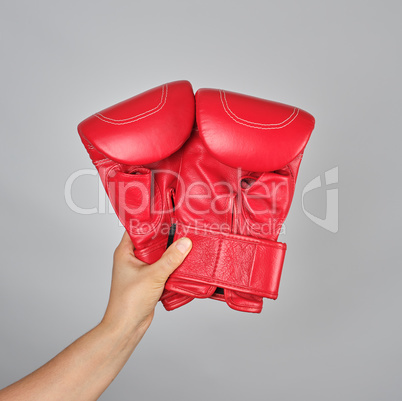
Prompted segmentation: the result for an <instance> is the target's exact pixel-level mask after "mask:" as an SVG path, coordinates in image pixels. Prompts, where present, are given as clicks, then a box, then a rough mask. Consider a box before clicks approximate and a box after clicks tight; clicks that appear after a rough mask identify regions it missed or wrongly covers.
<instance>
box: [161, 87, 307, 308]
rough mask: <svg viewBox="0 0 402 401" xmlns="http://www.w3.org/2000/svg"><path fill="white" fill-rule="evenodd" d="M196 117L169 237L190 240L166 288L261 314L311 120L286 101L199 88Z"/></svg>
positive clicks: (275, 272)
mask: <svg viewBox="0 0 402 401" xmlns="http://www.w3.org/2000/svg"><path fill="white" fill-rule="evenodd" d="M196 122H197V125H198V129H194V131H193V133H192V136H191V138H190V139H189V141H187V143H186V144H185V145H184V147H183V163H182V165H183V167H182V168H181V171H180V180H179V181H178V182H177V183H178V187H177V191H176V218H177V225H176V234H175V239H176V238H179V237H182V236H187V237H189V238H190V239H191V240H192V242H193V248H192V251H191V252H190V254H189V255H188V256H187V258H186V259H185V261H184V262H183V264H182V265H181V266H180V267H179V268H178V269H176V270H175V272H174V273H173V274H172V275H171V276H170V278H169V280H168V281H167V283H166V288H167V289H168V290H171V291H174V292H177V293H181V294H183V295H187V296H191V297H197V298H207V297H212V298H214V299H219V300H224V301H226V302H227V304H228V305H229V306H230V307H231V308H233V309H237V310H240V311H246V312H256V313H258V312H260V311H261V309H262V298H263V297H267V298H272V299H276V298H277V296H278V288H279V282H280V277H281V272H282V265H283V260H284V256H285V251H286V245H285V244H282V243H279V242H277V238H278V235H279V231H280V228H281V226H282V224H283V222H284V220H285V218H286V216H287V214H288V211H289V208H290V204H291V201H292V197H293V193H294V188H295V183H296V177H297V173H298V169H299V165H300V161H301V158H302V155H303V151H304V148H305V146H306V144H307V142H308V140H309V138H310V135H311V132H312V130H313V128H314V118H313V117H312V116H311V115H310V114H308V113H306V112H305V111H303V110H300V109H298V108H295V107H291V106H287V105H284V104H280V103H275V102H271V101H268V100H262V99H258V98H254V97H250V96H245V95H241V94H236V93H231V92H226V91H220V90H214V89H200V90H199V91H198V92H197V94H196ZM170 309H173V307H171V308H170Z"/></svg>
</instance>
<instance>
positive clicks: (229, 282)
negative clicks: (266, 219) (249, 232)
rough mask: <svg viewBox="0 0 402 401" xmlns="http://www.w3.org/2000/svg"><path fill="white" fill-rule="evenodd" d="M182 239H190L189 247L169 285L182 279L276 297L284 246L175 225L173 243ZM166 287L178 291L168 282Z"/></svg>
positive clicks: (278, 243) (206, 295) (205, 295)
mask: <svg viewBox="0 0 402 401" xmlns="http://www.w3.org/2000/svg"><path fill="white" fill-rule="evenodd" d="M183 236H186V237H188V238H190V239H191V240H192V242H193V248H192V250H191V252H190V253H189V255H188V256H187V257H186V259H185V261H184V262H183V263H182V264H181V265H180V266H179V267H178V268H177V269H176V270H175V271H174V272H173V273H172V275H171V276H170V277H171V278H173V280H172V282H174V281H176V280H175V279H182V280H187V281H192V282H194V281H195V282H199V283H203V284H208V285H211V286H215V287H222V288H225V289H231V290H235V291H240V292H245V293H250V294H253V295H260V296H262V297H266V298H272V299H276V298H277V297H278V289H279V282H280V278H281V273H282V265H283V261H284V257H285V252H286V244H283V243H280V242H274V241H269V240H262V239H258V238H252V237H246V236H242V235H237V234H226V233H221V232H217V231H213V230H208V229H199V228H194V227H190V226H184V225H182V224H180V223H178V224H177V226H176V233H175V240H177V239H178V238H180V237H183ZM166 288H167V289H171V290H174V291H177V292H180V289H179V288H177V287H176V286H175V285H174V284H172V285H170V284H169V280H168V281H167V283H166ZM194 295H195V294H194ZM211 295H212V294H210V293H208V294H203V295H198V297H208V296H211ZM195 296H197V295H195Z"/></svg>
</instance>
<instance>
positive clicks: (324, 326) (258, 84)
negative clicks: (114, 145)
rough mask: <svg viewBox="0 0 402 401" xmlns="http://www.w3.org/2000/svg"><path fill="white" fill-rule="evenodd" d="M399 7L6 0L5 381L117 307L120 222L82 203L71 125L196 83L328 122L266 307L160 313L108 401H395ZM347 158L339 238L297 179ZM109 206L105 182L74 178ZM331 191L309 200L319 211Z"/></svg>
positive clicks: (86, 200) (1, 303)
mask: <svg viewBox="0 0 402 401" xmlns="http://www.w3.org/2000/svg"><path fill="white" fill-rule="evenodd" d="M401 11H402V7H401V6H400V2H397V1H382V2H374V1H336V2H326V1H305V2H301V1H280V2H279V1H278V2H268V1H250V0H249V1H247V2H239V1H216V0H215V1H209V0H203V1H158V2H155V1H135V2H134V1H133V2H130V1H116V0H115V1H93V2H85V1H71V0H70V1H54V0H53V1H42V0H37V1H4V0H3V1H2V2H1V3H0V51H1V53H0V54H1V64H0V68H1V76H0V87H1V91H0V101H1V105H0V110H1V111H0V113H1V121H0V124H1V145H0V165H1V168H0V183H1V198H0V202H1V208H0V218H1V229H0V235H1V254H0V258H1V259H0V260H1V262H0V263H1V269H0V327H1V329H0V388H1V387H3V386H5V385H7V384H9V383H11V382H13V381H15V380H17V379H19V378H20V377H22V376H23V375H25V374H27V373H29V372H31V371H32V370H34V369H35V368H37V367H38V366H40V365H41V364H43V363H45V362H46V361H47V360H49V359H50V358H51V357H53V356H54V355H55V354H56V353H58V352H59V351H61V350H62V349H63V348H64V347H66V346H67V345H68V344H69V343H71V342H72V341H73V340H75V339H76V338H77V337H78V336H80V335H81V334H83V333H84V332H86V331H87V330H89V329H91V328H92V327H93V326H94V325H96V324H97V323H98V322H99V320H100V319H101V317H102V314H103V311H104V309H105V306H106V303H107V299H108V292H109V285H110V277H111V264H112V253H113V251H114V249H115V246H116V245H117V243H118V241H119V240H120V238H121V235H122V233H123V229H122V227H121V226H119V225H118V223H117V219H116V217H115V216H114V215H113V214H108V213H96V214H92V215H82V214H77V213H74V212H73V211H72V210H71V209H70V208H69V207H68V206H67V204H66V201H65V198H64V186H65V183H66V181H67V179H68V177H69V176H70V175H71V174H72V173H74V172H75V171H77V170H79V169H83V168H90V169H93V167H92V164H91V162H90V160H89V157H88V156H87V154H86V152H85V150H84V148H83V146H82V145H81V143H80V141H79V138H78V135H77V132H76V125H77V124H78V123H79V122H80V121H81V120H82V119H84V118H86V117H87V116H88V115H90V114H92V113H94V112H96V111H98V110H100V109H102V108H104V107H107V106H109V105H111V104H113V103H115V102H118V101H120V100H123V99H125V98H128V97H131V96H133V95H135V94H137V93H139V92H142V91H144V90H146V89H149V88H151V87H154V86H157V85H160V84H162V83H165V82H168V81H172V80H176V79H188V80H190V81H191V82H192V84H193V86H194V89H198V88H200V87H217V88H224V89H227V90H232V91H238V92H242V93H247V94H250V95H254V96H259V97H264V98H269V99H273V100H277V101H281V102H285V103H289V104H293V105H296V106H299V107H301V108H303V109H305V110H307V111H309V112H310V113H312V114H313V115H314V116H315V117H316V121H317V123H316V129H315V131H314V133H313V136H312V138H311V141H310V143H309V145H308V147H307V150H306V152H305V158H304V161H303V163H302V167H301V171H300V176H299V181H298V185H297V191H296V194H295V198H294V202H293V206H292V209H291V212H290V215H289V217H288V219H287V221H286V235H285V236H283V238H282V240H283V241H285V242H287V244H288V253H287V256H286V261H285V268H284V273H283V277H282V283H281V288H280V296H279V298H278V300H277V301H270V300H266V301H265V303H264V310H263V313H262V314H261V315H253V314H246V313H240V312H235V311H233V310H231V309H229V308H228V307H227V306H226V305H225V304H224V303H220V302H216V301H211V300H204V301H196V302H193V303H191V304H189V305H188V306H186V307H183V308H181V309H179V310H177V311H174V312H169V313H168V312H165V311H164V310H163V308H162V307H161V305H158V307H157V313H156V317H155V320H154V322H153V324H152V325H151V328H150V330H149V332H148V333H147V334H146V335H145V337H144V339H143V341H142V342H141V343H140V345H139V347H138V348H137V350H136V351H135V352H134V354H133V356H132V358H131V359H130V361H129V362H128V364H127V365H126V366H125V368H124V369H123V371H122V372H121V373H120V375H119V376H118V377H117V379H116V380H115V381H114V382H113V383H112V385H111V386H110V387H109V388H108V389H107V390H106V392H105V393H104V395H103V396H102V397H101V400H132V399H137V400H156V399H168V400H206V399H225V400H226V399H232V400H243V399H254V400H262V399H264V400H266V399H272V400H295V399H297V400H320V401H321V400H338V399H343V400H365V401H366V400H379V399H381V400H400V399H401V396H402V394H401V393H402V382H401V361H402V355H401V353H402V348H401V337H402V323H401V305H402V291H401V279H402V270H401V267H400V264H401V263H400V262H398V260H400V250H401V246H400V233H399V228H400V222H401V213H400V210H399V207H398V206H399V203H400V195H401V190H400V180H399V179H398V178H399V177H400V175H399V174H398V171H400V166H399V154H400V146H401V139H400V134H401V132H400V130H401V129H400V123H398V118H399V117H400V113H401V106H402V104H401V78H400V71H401V67H402V66H401V57H400V51H401V34H402V32H401V27H400V15H401ZM336 166H338V167H339V184H338V185H335V187H337V188H339V202H340V203H339V232H338V233H336V234H333V233H330V232H328V231H326V230H324V229H323V228H321V227H319V226H318V225H316V224H314V223H313V222H312V221H311V220H309V219H308V218H307V217H306V215H305V214H304V213H303V210H302V207H301V193H302V189H303V187H304V186H305V185H306V184H307V183H308V182H310V181H311V180H312V179H313V178H314V177H316V176H318V175H321V176H322V177H323V174H324V172H325V171H327V170H329V169H331V168H333V167H336ZM73 198H74V201H75V202H76V203H77V204H78V205H80V206H82V207H96V206H97V198H98V186H97V178H96V177H93V176H87V177H83V178H82V179H80V180H77V181H76V182H75V184H74V186H73ZM325 202H326V195H325V189H324V188H322V189H321V190H316V191H312V192H310V193H309V194H308V195H306V208H307V209H308V210H309V211H310V212H311V213H313V214H315V215H317V216H321V217H324V215H325Z"/></svg>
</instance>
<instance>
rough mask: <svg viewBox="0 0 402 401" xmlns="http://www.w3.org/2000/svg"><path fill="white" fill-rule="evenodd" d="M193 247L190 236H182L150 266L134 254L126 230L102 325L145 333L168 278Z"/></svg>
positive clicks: (114, 265) (116, 258) (115, 256)
mask: <svg viewBox="0 0 402 401" xmlns="http://www.w3.org/2000/svg"><path fill="white" fill-rule="evenodd" d="M191 246H192V244H191V241H190V239H188V238H181V239H179V240H178V241H176V242H174V243H173V244H172V245H170V247H169V248H168V249H167V250H166V251H165V253H164V254H163V255H162V257H161V259H160V260H158V261H157V262H155V263H153V264H151V265H149V264H147V263H144V262H142V261H140V260H139V259H137V258H136V257H135V255H134V246H133V243H132V242H131V239H130V237H129V235H128V234H127V232H125V233H124V235H123V238H122V240H121V242H120V244H119V246H118V247H117V248H116V251H115V253H114V257H113V275H112V285H111V291H110V298H109V304H108V306H107V309H106V312H105V316H104V318H103V319H102V323H101V324H103V325H106V326H108V327H111V326H113V327H115V328H118V329H122V330H124V331H125V332H127V331H128V332H130V331H131V332H136V333H138V331H140V332H141V333H142V334H143V333H145V331H146V329H147V328H148V327H149V325H150V324H151V321H152V318H153V315H154V310H155V306H156V304H157V302H158V301H159V298H160V297H161V295H162V292H163V289H164V286H165V282H166V280H167V279H168V277H169V275H170V274H171V273H172V272H173V271H174V270H175V269H176V268H177V267H178V266H179V265H180V264H181V263H182V262H183V260H184V259H185V257H186V256H187V254H188V253H189V252H190V250H191Z"/></svg>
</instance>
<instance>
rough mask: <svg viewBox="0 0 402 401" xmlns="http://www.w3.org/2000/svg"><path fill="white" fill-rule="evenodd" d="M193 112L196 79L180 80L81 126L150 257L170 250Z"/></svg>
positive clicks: (183, 299)
mask: <svg viewBox="0 0 402 401" xmlns="http://www.w3.org/2000/svg"><path fill="white" fill-rule="evenodd" d="M194 113H195V110H194V94H193V91H192V87H191V84H190V83H189V82H187V81H178V82H172V83H168V84H165V85H162V86H159V87H157V88H154V89H151V90H149V91H147V92H145V93H142V94H140V95H137V96H134V97H133V98H131V99H128V100H126V101H124V102H121V103H118V104H116V105H114V106H112V107H109V108H108V109H106V110H103V111H101V112H99V113H96V114H94V115H93V116H91V117H89V118H87V119H86V120H84V121H83V122H82V123H80V124H79V126H78V132H79V134H80V137H81V140H82V142H83V144H84V146H85V147H86V149H87V151H88V153H89V155H90V157H91V159H92V161H93V163H94V165H95V167H96V168H97V170H98V172H99V175H100V178H101V180H102V183H103V185H104V187H105V189H106V192H107V194H108V196H109V198H110V201H111V204H112V206H113V208H114V210H115V211H116V214H117V216H118V218H119V219H120V221H121V222H122V224H123V225H124V227H125V228H126V230H127V232H128V233H129V235H130V238H131V240H132V241H133V244H134V246H135V251H134V252H135V255H136V256H137V258H139V259H140V260H142V261H144V262H147V263H153V262H155V261H156V260H158V259H159V258H160V257H161V256H162V253H163V252H164V251H165V250H166V245H167V240H168V235H169V229H170V226H171V224H172V218H173V203H172V197H173V196H174V188H175V187H176V182H177V173H178V171H179V168H180V165H181V150H180V148H181V147H182V145H183V144H184V143H185V141H186V140H187V138H188V137H189V135H190V133H191V129H192V126H193V123H194ZM165 297H166V298H167V299H169V300H170V302H172V303H174V305H182V304H185V303H187V302H189V301H191V299H192V298H189V297H187V296H183V295H179V294H173V293H170V294H168V293H166V294H165Z"/></svg>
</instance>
